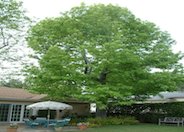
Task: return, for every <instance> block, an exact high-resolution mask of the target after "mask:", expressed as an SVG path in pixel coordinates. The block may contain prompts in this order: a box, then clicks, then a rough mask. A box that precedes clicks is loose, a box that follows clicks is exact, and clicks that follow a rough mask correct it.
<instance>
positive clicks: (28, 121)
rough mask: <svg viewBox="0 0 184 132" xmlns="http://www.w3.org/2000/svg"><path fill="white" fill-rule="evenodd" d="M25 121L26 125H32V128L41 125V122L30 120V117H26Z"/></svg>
mask: <svg viewBox="0 0 184 132" xmlns="http://www.w3.org/2000/svg"><path fill="white" fill-rule="evenodd" d="M24 122H25V124H26V126H28V127H31V128H35V127H36V126H38V125H39V123H37V122H34V121H32V120H29V119H24Z"/></svg>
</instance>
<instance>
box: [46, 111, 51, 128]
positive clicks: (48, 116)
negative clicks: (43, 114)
mask: <svg viewBox="0 0 184 132" xmlns="http://www.w3.org/2000/svg"><path fill="white" fill-rule="evenodd" d="M49 120H50V109H48V114H47V127H49Z"/></svg>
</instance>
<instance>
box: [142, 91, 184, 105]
mask: <svg viewBox="0 0 184 132" xmlns="http://www.w3.org/2000/svg"><path fill="white" fill-rule="evenodd" d="M168 102H184V91H174V92H160V93H159V94H158V95H156V96H153V97H150V98H149V99H147V100H146V101H145V103H168Z"/></svg>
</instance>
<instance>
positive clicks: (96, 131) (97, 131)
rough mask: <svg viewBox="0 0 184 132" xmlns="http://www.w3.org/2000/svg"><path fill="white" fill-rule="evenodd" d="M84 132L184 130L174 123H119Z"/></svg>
mask: <svg viewBox="0 0 184 132" xmlns="http://www.w3.org/2000/svg"><path fill="white" fill-rule="evenodd" d="M85 132H184V127H181V126H180V127H177V126H176V125H175V126H174V125H173V126H170V125H163V126H158V125H151V124H139V125H125V126H124V125H122V126H121V125H120V126H106V127H99V128H88V129H87V130H85Z"/></svg>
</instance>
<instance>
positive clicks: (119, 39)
mask: <svg viewBox="0 0 184 132" xmlns="http://www.w3.org/2000/svg"><path fill="white" fill-rule="evenodd" d="M27 40H28V44H29V46H30V47H31V48H33V49H34V50H35V51H36V52H37V55H38V57H39V64H40V66H39V67H32V68H30V69H29V74H28V77H27V84H28V86H29V88H31V89H32V90H35V91H37V92H40V93H46V94H48V95H49V96H50V97H52V98H64V99H66V98H82V99H85V100H89V101H91V102H96V103H97V105H98V106H100V107H101V108H105V107H106V106H107V105H108V104H109V103H113V104H114V105H116V104H124V103H127V102H128V103H129V102H132V101H136V100H141V99H145V98H146V97H148V96H149V95H155V94H157V93H158V92H160V91H166V90H168V91H171V90H176V88H177V86H178V85H179V84H180V82H181V81H182V80H183V74H182V71H183V70H182V65H181V64H179V63H178V61H179V60H180V59H181V58H182V55H181V54H180V53H173V52H172V50H171V47H172V45H173V44H175V41H174V40H173V39H172V38H171V37H170V35H169V34H168V33H167V32H163V31H161V30H160V29H159V28H158V27H157V26H156V25H155V24H153V23H150V22H147V21H141V20H140V19H138V18H136V17H135V16H134V15H133V14H132V13H131V12H130V11H129V10H128V9H126V8H122V7H119V6H114V5H107V6H106V5H102V4H99V5H93V6H86V5H84V4H81V6H80V7H75V8H72V9H71V10H70V11H68V12H65V13H63V14H62V15H61V16H60V17H58V18H50V19H45V20H43V21H40V22H39V23H37V24H36V25H35V26H34V27H32V28H31V29H30V32H29V36H28V39H27Z"/></svg>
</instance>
